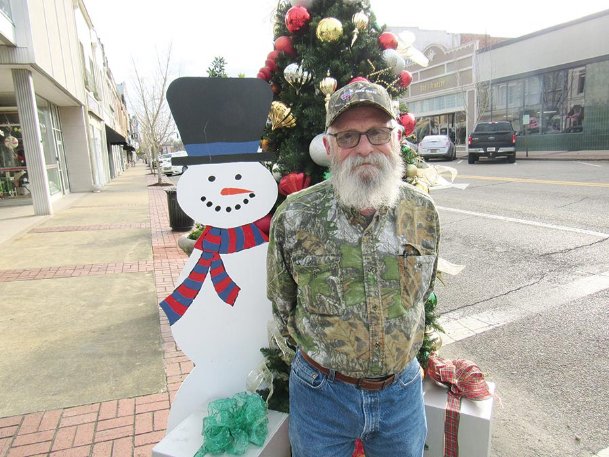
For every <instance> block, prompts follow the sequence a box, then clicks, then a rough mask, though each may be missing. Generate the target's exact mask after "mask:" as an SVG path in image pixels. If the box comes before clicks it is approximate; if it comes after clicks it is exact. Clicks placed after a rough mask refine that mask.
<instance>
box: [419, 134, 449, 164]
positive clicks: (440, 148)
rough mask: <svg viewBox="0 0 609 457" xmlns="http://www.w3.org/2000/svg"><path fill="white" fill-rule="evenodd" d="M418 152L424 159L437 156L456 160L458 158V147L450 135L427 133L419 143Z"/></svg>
mask: <svg viewBox="0 0 609 457" xmlns="http://www.w3.org/2000/svg"><path fill="white" fill-rule="evenodd" d="M418 153H419V155H420V156H421V157H423V158H424V159H431V158H434V157H437V158H442V159H446V160H455V159H456V158H457V148H455V144H454V143H453V142H452V141H451V139H450V137H449V136H448V135H427V136H426V137H425V138H423V139H422V140H421V142H420V143H419V150H418Z"/></svg>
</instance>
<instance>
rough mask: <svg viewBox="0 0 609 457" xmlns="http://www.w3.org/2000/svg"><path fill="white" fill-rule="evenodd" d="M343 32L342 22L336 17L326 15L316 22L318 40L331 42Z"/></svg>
mask: <svg viewBox="0 0 609 457" xmlns="http://www.w3.org/2000/svg"><path fill="white" fill-rule="evenodd" d="M342 34H343V24H342V23H341V22H340V21H339V20H338V19H336V18H333V17H326V18H324V19H322V20H321V21H319V24H317V38H319V40H320V41H323V42H326V43H331V42H333V41H336V40H338V39H339V38H340V37H341V36H342Z"/></svg>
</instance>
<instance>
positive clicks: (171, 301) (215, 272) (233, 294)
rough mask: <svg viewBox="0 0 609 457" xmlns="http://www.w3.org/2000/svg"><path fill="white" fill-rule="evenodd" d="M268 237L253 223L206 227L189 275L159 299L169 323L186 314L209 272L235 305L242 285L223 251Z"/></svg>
mask: <svg viewBox="0 0 609 457" xmlns="http://www.w3.org/2000/svg"><path fill="white" fill-rule="evenodd" d="M268 240H269V239H268V236H267V235H266V234H265V233H264V232H262V231H261V230H260V229H259V228H258V227H256V225H255V224H253V223H252V224H248V225H242V226H241V227H234V228H228V229H221V228H216V227H210V226H207V227H205V230H203V233H201V236H200V237H199V239H198V240H197V242H196V243H195V249H200V250H201V257H200V258H199V259H198V261H197V263H196V265H195V266H194V267H193V269H192V271H191V272H190V274H189V275H188V277H187V278H186V279H185V280H184V281H183V282H182V283H181V284H180V285H179V286H178V287H177V288H176V289H175V290H174V291H173V292H172V293H171V294H170V295H169V296H168V297H167V298H166V299H165V300H163V301H162V302H161V303H160V307H161V308H162V309H163V311H165V314H166V315H167V319H168V320H169V324H170V325H173V324H174V323H175V322H176V321H177V320H178V319H180V318H181V317H182V316H183V315H184V313H185V312H186V310H187V309H188V307H189V306H190V305H191V304H192V302H193V301H194V299H195V297H196V296H197V294H198V293H199V291H200V290H201V287H202V286H203V281H205V278H206V277H207V274H208V273H209V274H210V276H211V280H212V282H213V285H214V289H215V290H216V293H217V294H218V296H219V297H220V298H221V299H222V300H223V301H224V302H225V303H227V304H229V305H231V306H232V305H234V304H235V300H237V296H238V295H239V291H240V290H241V289H240V287H239V286H238V285H237V284H235V282H234V281H233V280H232V279H231V277H230V276H229V275H228V273H227V272H226V270H225V269H224V263H223V262H222V257H220V254H227V253H232V252H238V251H243V250H245V249H249V248H252V247H254V246H258V245H260V244H262V243H266V242H268Z"/></svg>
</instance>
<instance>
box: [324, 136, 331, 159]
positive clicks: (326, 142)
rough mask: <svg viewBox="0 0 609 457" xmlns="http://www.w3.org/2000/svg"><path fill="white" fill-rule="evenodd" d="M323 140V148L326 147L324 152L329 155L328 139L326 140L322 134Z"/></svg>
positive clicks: (326, 137)
mask: <svg viewBox="0 0 609 457" xmlns="http://www.w3.org/2000/svg"><path fill="white" fill-rule="evenodd" d="M323 141H324V148H326V154H327V155H330V141H329V140H328V136H327V135H324V137H323Z"/></svg>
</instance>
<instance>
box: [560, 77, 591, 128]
mask: <svg viewBox="0 0 609 457" xmlns="http://www.w3.org/2000/svg"><path fill="white" fill-rule="evenodd" d="M585 87H586V67H578V68H572V69H570V70H569V73H568V77H567V95H568V100H567V102H566V106H567V107H568V108H567V112H566V115H565V122H564V131H565V133H577V132H582V131H583V130H584V124H583V121H584V92H585Z"/></svg>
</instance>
